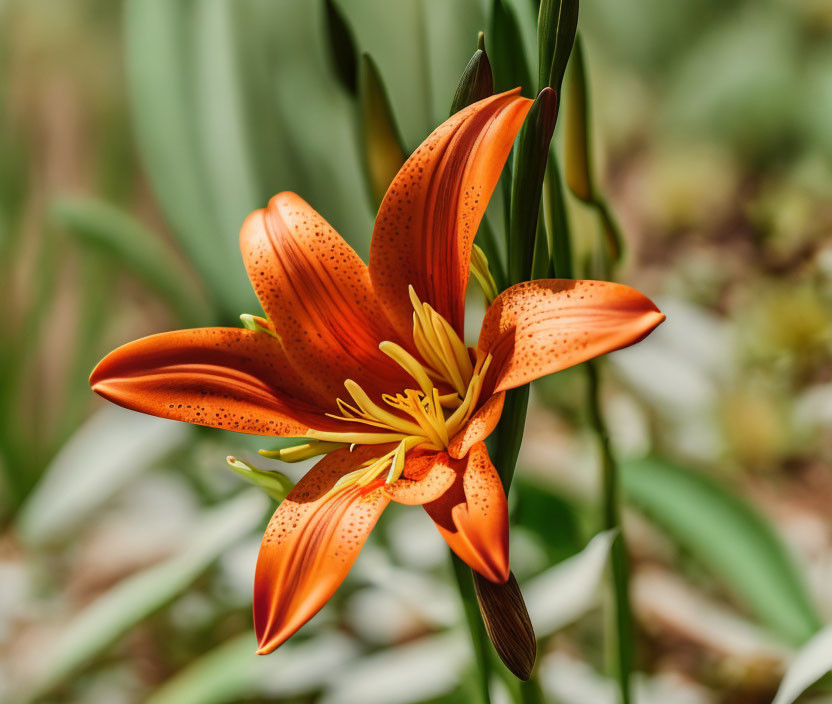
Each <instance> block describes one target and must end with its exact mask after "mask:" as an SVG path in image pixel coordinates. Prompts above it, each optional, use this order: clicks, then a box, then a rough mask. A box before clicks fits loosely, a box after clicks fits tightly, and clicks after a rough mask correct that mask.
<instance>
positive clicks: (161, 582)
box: [24, 489, 269, 701]
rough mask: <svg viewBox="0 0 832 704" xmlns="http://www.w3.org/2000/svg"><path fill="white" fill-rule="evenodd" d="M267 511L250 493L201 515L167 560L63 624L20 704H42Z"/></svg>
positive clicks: (259, 495) (184, 585)
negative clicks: (26, 703)
mask: <svg viewBox="0 0 832 704" xmlns="http://www.w3.org/2000/svg"><path fill="white" fill-rule="evenodd" d="M268 508H269V501H268V499H267V498H266V497H265V496H264V495H263V494H262V493H261V492H260V491H258V490H255V489H252V490H249V491H247V492H245V493H243V494H240V495H239V496H237V497H236V498H234V499H232V500H231V501H230V502H228V503H226V504H224V505H222V506H219V507H217V508H214V509H211V510H208V511H206V512H205V513H204V514H203V516H202V518H201V519H200V520H199V522H198V523H197V524H196V525H195V527H194V529H193V531H192V532H191V534H190V535H189V536H188V537H187V539H185V540H184V541H183V542H182V545H181V548H180V550H179V551H177V553H176V554H175V555H174V556H173V557H171V558H169V559H167V560H165V561H163V562H161V563H159V564H157V565H154V566H153V567H150V568H148V569H146V570H143V571H142V572H139V573H137V574H135V575H133V576H131V577H128V578H127V579H125V580H123V581H121V582H119V583H118V584H117V585H116V586H115V587H113V588H112V589H111V590H110V591H108V592H106V593H105V594H103V595H102V596H100V597H99V598H98V599H96V600H95V601H94V602H93V603H92V604H90V605H89V606H88V607H87V608H85V609H84V610H83V611H81V612H80V613H79V614H78V615H77V616H76V617H75V618H74V619H73V620H72V621H71V622H70V623H69V625H68V626H67V627H66V628H65V629H64V631H63V633H62V634H61V635H60V636H59V637H58V638H57V639H56V642H55V645H54V648H53V649H52V651H51V652H48V653H45V654H44V656H45V657H44V660H43V662H44V666H45V670H44V671H43V672H42V673H40V675H39V677H38V678H37V681H36V682H35V683H33V684H32V690H31V691H29V692H27V693H26V694H27V697H25V698H24V701H34V700H38V699H40V698H42V696H43V695H44V694H46V693H48V692H50V691H51V690H53V689H54V688H55V687H57V686H58V685H60V684H61V683H62V682H63V681H64V680H65V679H66V678H67V677H69V676H70V675H72V674H73V673H74V672H76V671H77V670H79V669H81V668H82V667H83V666H84V665H85V664H87V663H88V662H89V661H91V660H93V659H94V658H96V657H97V656H99V655H100V654H101V653H102V652H104V651H105V650H106V649H107V648H108V647H110V646H111V645H112V644H113V643H115V642H116V641H117V640H118V639H119V638H120V637H121V636H122V635H124V634H125V633H126V632H127V631H129V630H130V629H131V628H132V627H133V626H134V625H135V624H137V623H139V622H140V621H142V620H144V619H145V618H147V617H148V616H149V615H150V614H152V613H153V612H155V611H157V610H158V609H160V608H162V607H163V606H165V605H166V604H168V603H170V601H172V600H173V599H174V598H175V597H177V596H178V595H179V594H181V593H182V592H183V591H185V590H186V589H187V588H188V587H189V586H190V584H191V583H192V582H193V581H194V580H195V579H196V578H197V577H198V576H199V575H200V574H202V572H204V571H205V569H206V568H207V567H208V566H209V565H210V564H211V563H212V562H213V561H214V560H215V559H216V558H217V557H218V556H219V555H221V554H222V553H223V552H224V551H225V550H226V549H227V548H228V547H230V546H231V545H233V544H234V543H236V542H237V541H238V540H240V539H241V538H243V537H245V536H247V535H248V534H249V533H250V532H251V531H252V530H254V529H255V528H256V527H257V526H258V525H259V524H260V522H261V521H262V519H263V517H264V514H265V512H266V510H267V509H268Z"/></svg>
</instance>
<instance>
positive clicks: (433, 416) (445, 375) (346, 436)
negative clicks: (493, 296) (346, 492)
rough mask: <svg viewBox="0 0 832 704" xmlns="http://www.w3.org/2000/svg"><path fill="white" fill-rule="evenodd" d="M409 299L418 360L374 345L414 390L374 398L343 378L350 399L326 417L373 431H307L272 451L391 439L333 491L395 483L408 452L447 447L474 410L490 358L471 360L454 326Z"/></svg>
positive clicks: (301, 454)
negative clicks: (302, 441) (301, 440)
mask: <svg viewBox="0 0 832 704" xmlns="http://www.w3.org/2000/svg"><path fill="white" fill-rule="evenodd" d="M410 300H411V302H412V303H413V344H414V346H415V348H416V350H417V351H418V353H419V356H420V357H421V359H417V358H416V357H415V356H414V355H413V354H411V353H410V352H408V351H407V350H405V349H404V348H403V347H402V346H401V345H398V344H396V343H395V342H391V341H385V342H382V343H381V344H380V345H379V349H380V350H381V351H382V352H383V353H384V354H386V355H387V356H388V357H390V358H391V359H392V360H393V361H394V362H396V363H397V364H398V365H399V366H400V367H401V368H402V369H403V370H404V371H405V372H407V374H408V375H409V376H410V377H411V378H412V379H413V380H414V381H415V383H416V385H417V386H418V387H419V388H418V390H417V389H404V390H402V391H400V392H399V393H396V394H383V395H382V396H381V399H380V402H379V403H377V402H376V401H374V400H373V399H371V398H370V396H369V394H367V393H366V392H365V391H364V389H362V388H361V386H359V385H358V384H357V383H356V382H355V381H353V380H352V379H347V380H346V381H345V382H344V387H345V388H346V390H347V392H348V393H349V395H350V400H351V401H352V403H349V402H347V401H344V400H343V399H340V398H339V399H337V406H338V413H328V414H327V415H328V416H329V417H331V418H335V419H337V420H341V421H345V422H347V423H361V424H363V425H366V426H369V428H373V429H376V432H374V431H371V430H370V429H369V428H368V431H367V432H355V431H344V432H337V431H317V430H309V431H308V432H307V435H308V437H310V438H312V441H311V442H310V443H307V444H306V445H300V446H298V447H296V448H287V449H286V450H278V451H277V455H278V456H279V458H280V459H284V458H285V457H292V458H294V457H298V458H303V459H305V458H306V457H311V456H314V454H321V453H323V452H328V451H330V450H331V449H335V448H339V447H344V446H346V445H350V450H352V446H354V445H382V444H388V443H395V447H394V448H393V449H390V450H388V451H386V452H384V451H380V454H379V455H378V456H376V457H373V458H371V459H369V460H367V461H366V462H364V463H363V464H362V465H361V466H360V467H358V468H357V469H355V470H353V471H352V472H349V473H347V474H345V475H344V476H342V477H341V478H340V479H339V480H338V481H337V482H336V483H335V485H334V486H333V488H332V489H331V490H330V493H333V492H337V491H341V490H343V489H344V488H346V487H350V486H356V487H360V488H362V489H365V488H367V487H370V488H372V486H371V485H373V482H377V481H381V480H380V477H382V475H385V477H384V482H386V483H388V484H389V483H391V482H394V481H396V480H397V479H399V478H400V477H401V476H402V473H403V472H404V467H405V458H406V454H407V453H408V452H409V451H411V450H413V449H414V448H416V447H420V446H421V447H425V448H429V449H432V450H436V451H440V450H443V449H445V448H447V447H448V446H449V445H450V443H451V440H452V439H453V437H454V435H455V434H456V433H457V432H459V430H460V429H461V428H462V427H463V426H464V424H465V423H466V422H467V421H468V420H469V419H470V418H471V416H472V415H473V413H474V410H475V409H476V407H477V402H478V400H479V397H480V393H481V391H482V385H483V381H484V378H485V375H486V373H487V371H488V368H489V366H490V364H491V356H490V355H487V356H485V357H482V358H479V359H477V364H476V365H474V364H472V362H471V357H470V354H469V352H468V348H467V347H466V346H465V344H464V343H463V341H462V340H461V339H460V337H459V335H458V334H457V333H456V331H455V330H454V329H453V327H451V325H450V324H449V323H448V322H447V321H446V320H445V319H444V318H443V317H442V316H441V315H439V313H437V312H436V311H435V310H434V309H433V308H432V307H431V306H429V305H428V304H427V303H422V301H420V300H419V297H418V296H417V295H416V292H415V291H414V289H413V287H410ZM440 387H441V388H442V389H443V390H447V389H448V388H449V387H450V388H451V389H453V390H454V392H453V393H442V392H441V391H440ZM326 448H330V449H326ZM313 453H314V454H313ZM267 456H271V455H267ZM373 486H374V485H373Z"/></svg>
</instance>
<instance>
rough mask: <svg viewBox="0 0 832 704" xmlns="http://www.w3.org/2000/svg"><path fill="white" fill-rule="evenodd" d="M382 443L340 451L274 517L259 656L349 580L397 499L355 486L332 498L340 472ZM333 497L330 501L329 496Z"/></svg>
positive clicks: (260, 593) (259, 577)
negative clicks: (370, 537)
mask: <svg viewBox="0 0 832 704" xmlns="http://www.w3.org/2000/svg"><path fill="white" fill-rule="evenodd" d="M377 454H378V448H372V447H366V446H365V447H359V448H356V450H355V451H354V452H350V451H349V449H347V448H345V449H343V450H337V451H336V452H333V453H331V454H329V455H327V456H326V457H325V458H324V459H322V460H321V461H320V462H318V464H317V465H315V467H314V468H313V469H312V470H311V471H310V472H309V473H307V474H306V476H304V477H303V479H301V480H300V482H298V484H297V486H296V487H295V488H294V489H292V491H291V492H290V493H289V496H287V497H286V499H285V500H284V501H283V502H282V503H281V504H280V506H278V508H277V510H276V511H275V513H274V515H273V516H272V519H271V521H270V522H269V526H268V528H267V529H266V534H265V535H264V536H263V542H262V544H261V546H260V555H259V556H258V558H257V570H256V572H255V576H254V627H255V631H256V633H257V642H258V644H259V649H258V651H257V652H258V653H259V654H261V655H262V654H265V653H269V652H271V651H272V650H274V649H275V648H277V647H278V646H279V645H280V644H281V643H283V642H284V641H285V640H286V639H287V638H289V637H290V636H291V635H292V634H293V633H295V632H296V631H297V630H298V629H299V628H300V627H301V626H303V624H304V623H306V622H307V621H308V620H309V619H310V618H312V617H313V616H314V615H315V614H316V613H317V612H318V611H319V610H320V608H321V607H322V606H323V605H324V604H325V603H326V602H327V600H328V599H329V598H330V597H331V596H332V595H333V594H334V593H335V590H336V589H337V588H338V587H339V586H340V584H341V582H343V580H344V577H346V575H347V572H349V570H350V568H351V567H352V565H353V563H354V562H355V559H356V557H358V553H359V552H360V551H361V548H362V546H363V545H364V542H365V540H366V539H367V536H368V535H369V534H370V531H371V530H372V529H373V526H375V524H376V521H377V520H378V517H379V516H380V515H381V512H382V511H383V510H384V509H385V507H386V506H387V504H388V503H389V501H390V500H389V499H388V498H387V497H386V496H385V495H384V492H383V491H382V490H381V489H376V490H374V491H370V492H368V493H365V492H362V490H361V489H360V488H359V487H357V486H352V487H349V488H347V489H344V490H342V491H340V492H337V493H334V494H333V495H331V496H329V497H326V495H327V493H328V492H329V490H330V489H331V488H332V487H333V485H334V484H335V482H336V481H337V480H338V478H339V477H341V476H343V475H344V474H345V473H347V472H349V471H351V470H353V469H356V468H357V467H358V465H359V464H361V463H362V462H364V461H365V460H367V459H370V458H371V457H373V456H376V455H377ZM325 497H326V498H325Z"/></svg>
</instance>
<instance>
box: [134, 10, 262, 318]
mask: <svg viewBox="0 0 832 704" xmlns="http://www.w3.org/2000/svg"><path fill="white" fill-rule="evenodd" d="M190 9H191V4H190V3H180V2H170V1H169V0H127V3H126V5H125V11H124V22H125V39H126V42H125V44H126V67H127V88H128V91H129V95H130V99H131V100H130V104H131V110H132V116H133V124H134V129H135V131H136V136H137V139H138V144H139V152H140V154H141V157H142V160H143V162H144V165H145V168H146V169H147V172H148V175H149V177H150V182H151V185H152V186H153V191H154V193H155V194H156V198H157V199H158V200H159V203H160V204H161V206H162V209H163V210H164V212H165V215H166V216H167V218H168V221H169V222H170V224H171V226H172V229H173V232H174V234H175V235H176V236H177V237H178V238H179V240H180V242H181V243H182V246H183V248H184V249H185V251H186V252H187V254H188V256H189V258H190V259H191V261H192V262H193V263H194V265H195V266H196V268H197V270H198V271H199V272H200V274H201V275H202V277H203V280H204V281H205V282H206V284H210V292H211V293H212V294H213V295H214V296H215V297H216V300H217V301H218V304H219V305H220V306H221V307H222V308H223V310H224V311H225V312H226V313H228V314H231V315H235V314H238V312H239V311H240V310H248V309H249V307H250V302H251V294H250V293H249V291H250V287H249V286H248V284H247V283H246V278H245V275H244V272H243V270H242V267H238V266H231V267H229V264H228V253H229V251H230V247H229V246H228V244H227V242H226V243H224V242H223V233H222V232H221V231H220V229H219V225H218V220H217V214H216V211H215V210H214V208H215V203H214V202H213V200H212V199H211V197H210V191H209V189H208V187H207V184H206V181H205V174H204V170H203V168H202V166H203V165H202V155H201V154H200V152H199V147H198V141H197V140H198V135H197V132H196V129H195V124H196V115H195V105H194V95H193V85H192V80H191V77H190V75H189V70H188V68H187V67H188V58H189V57H188V53H187V49H188V47H189V46H190V44H191V41H190V40H191V34H190V32H191V30H192V26H191V23H192V17H191V14H190ZM226 234H227V233H226ZM231 237H232V238H236V232H235V233H232V235H231ZM227 239H228V238H226V240H227Z"/></svg>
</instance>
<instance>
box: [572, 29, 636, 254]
mask: <svg viewBox="0 0 832 704" xmlns="http://www.w3.org/2000/svg"><path fill="white" fill-rule="evenodd" d="M590 120H591V109H590V102H589V80H588V77H587V70H586V58H585V56H584V48H583V42H582V41H581V37H580V36H579V37H578V38H577V39H576V40H575V51H574V58H573V62H572V68H571V69H570V72H569V79H568V81H567V86H566V115H565V117H564V123H565V124H564V175H565V176H566V183H567V184H568V186H569V190H571V191H572V193H574V194H575V197H576V198H579V199H580V200H582V201H583V202H584V203H588V204H590V205H593V206H594V207H595V209H596V210H597V211H598V215H599V217H600V218H601V232H602V234H603V236H604V244H605V247H606V252H605V256H606V258H607V260H608V261H609V262H611V263H613V264H614V263H616V262H618V261H620V260H621V257H622V255H623V253H624V240H623V238H622V236H621V230H620V228H619V227H618V223H617V222H616V220H615V217H614V216H613V215H612V213H611V212H610V209H609V207H608V206H607V203H606V201H605V199H604V197H603V195H602V194H601V193H599V191H598V188H597V186H596V181H595V172H594V166H593V161H592V134H591V125H590Z"/></svg>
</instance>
